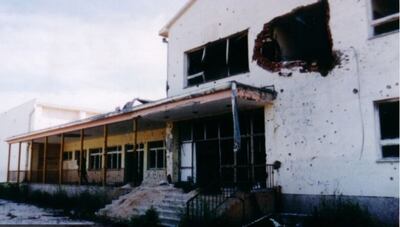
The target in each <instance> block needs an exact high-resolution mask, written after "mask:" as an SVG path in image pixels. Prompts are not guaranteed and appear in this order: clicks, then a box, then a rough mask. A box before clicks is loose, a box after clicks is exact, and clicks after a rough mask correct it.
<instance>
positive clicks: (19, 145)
mask: <svg viewBox="0 0 400 227" xmlns="http://www.w3.org/2000/svg"><path fill="white" fill-rule="evenodd" d="M20 170H21V142H19V144H18V166H17V184H19V171H20Z"/></svg>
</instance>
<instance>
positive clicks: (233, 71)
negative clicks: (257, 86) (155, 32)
mask: <svg viewBox="0 0 400 227" xmlns="http://www.w3.org/2000/svg"><path fill="white" fill-rule="evenodd" d="M243 37H245V39H246V40H245V41H246V45H245V47H244V46H242V48H245V49H246V50H245V51H244V53H245V54H244V55H243V57H242V58H243V59H238V58H241V57H239V55H237V53H236V52H235V50H236V49H232V51H230V49H231V48H232V45H234V44H232V43H233V41H235V39H236V40H237V39H240V38H243ZM231 40H232V41H231ZM222 42H224V43H225V65H224V67H226V69H225V70H224V71H226V72H221V73H220V75H219V74H216V73H215V72H211V73H210V72H209V73H207V67H206V66H205V65H206V64H207V59H208V56H211V57H215V56H214V55H207V49H210V48H211V47H212V46H218V44H220V43H222ZM242 44H243V43H242ZM237 45H238V46H240V43H238V44H237ZM200 51H201V53H200ZM209 51H210V50H209ZM191 54H196V55H197V56H194V55H191ZM234 54H235V55H234ZM200 55H201V62H198V63H199V64H195V67H194V68H195V69H193V68H192V67H191V60H190V59H191V58H199V57H200ZM185 59H186V70H185V87H192V86H198V85H200V84H204V83H207V82H212V81H216V80H219V79H223V78H227V77H231V76H235V75H239V74H243V73H248V72H249V71H250V63H249V41H248V29H246V30H244V31H241V32H237V33H235V34H232V35H230V36H227V37H225V38H222V39H218V40H215V41H213V42H209V43H207V44H205V45H203V46H200V47H197V48H194V49H192V50H189V51H186V52H185ZM208 62H214V61H208ZM239 62H240V63H241V64H242V65H241V67H243V69H237V64H238V63H239ZM220 63H221V62H220ZM231 64H233V65H231ZM235 66H236V68H235ZM201 69H202V70H201ZM209 70H211V69H209ZM220 70H221V69H220ZM190 71H192V73H191V72H190ZM207 74H209V75H207ZM224 74H226V75H224ZM190 80H193V81H194V80H198V81H196V82H193V83H192V82H190Z"/></svg>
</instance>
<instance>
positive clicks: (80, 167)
mask: <svg viewBox="0 0 400 227" xmlns="http://www.w3.org/2000/svg"><path fill="white" fill-rule="evenodd" d="M83 133H84V131H83V129H81V141H80V142H81V145H80V150H79V166H78V168H79V170H78V173H79V185H81V184H82V177H83V176H82V172H83V171H82V166H83V165H82V154H83V137H84V135H83Z"/></svg>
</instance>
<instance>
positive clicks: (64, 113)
mask: <svg viewBox="0 0 400 227" xmlns="http://www.w3.org/2000/svg"><path fill="white" fill-rule="evenodd" d="M96 114H98V112H96V111H95V110H83V109H79V108H71V107H64V106H58V105H54V104H47V103H41V102H38V101H36V100H31V101H28V102H26V103H23V104H21V105H19V106H17V107H14V108H12V109H10V110H8V111H6V112H3V113H1V114H0V125H1V127H0V150H2V151H4V152H2V153H1V154H2V158H1V159H0V166H2V169H1V170H0V182H4V181H6V180H7V155H8V152H6V151H8V144H7V143H6V142H5V139H6V138H8V137H10V136H12V135H16V134H23V133H28V132H32V131H36V130H41V129H44V128H49V127H52V126H55V125H60V124H65V123H68V122H71V121H76V120H80V119H84V118H88V117H91V116H94V115H96ZM17 149H18V147H17V146H15V147H14V148H13V151H12V152H11V161H10V169H13V170H16V169H17V163H18V162H17V161H16V160H17V159H18V152H17ZM21 151H22V152H23V153H22V155H21V165H20V166H21V168H22V170H28V165H29V163H28V162H27V161H26V160H28V158H29V157H28V152H27V148H26V144H23V147H22V149H21Z"/></svg>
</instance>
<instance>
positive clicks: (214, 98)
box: [6, 82, 276, 144]
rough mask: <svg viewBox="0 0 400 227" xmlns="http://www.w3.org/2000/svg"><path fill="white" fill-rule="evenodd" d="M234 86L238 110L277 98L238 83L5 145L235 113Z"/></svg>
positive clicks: (33, 134)
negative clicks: (129, 123) (140, 121)
mask: <svg viewBox="0 0 400 227" xmlns="http://www.w3.org/2000/svg"><path fill="white" fill-rule="evenodd" d="M232 84H235V85H236V86H235V87H236V88H235V90H236V99H237V107H238V108H239V109H254V108H257V107H263V106H264V105H266V104H268V103H272V101H273V100H274V99H275V97H276V92H275V91H274V90H273V89H270V88H256V87H252V86H248V85H244V84H240V83H237V82H228V83H225V84H222V85H218V86H215V87H212V88H205V89H200V90H197V91H196V92H192V93H188V94H183V95H178V96H174V97H169V98H165V99H161V100H158V101H154V102H149V103H146V104H142V105H139V106H132V107H130V108H125V109H123V110H117V111H113V112H110V113H106V114H100V115H96V116H93V117H90V118H86V119H83V120H79V121H74V122H70V123H67V124H62V125H58V126H55V127H50V128H46V129H42V130H38V131H33V132H29V133H25V134H21V135H17V136H13V137H10V138H8V139H7V140H6V142H7V143H10V144H11V143H19V142H28V141H30V140H34V139H39V138H43V137H46V136H53V135H59V134H62V133H67V132H72V131H76V130H80V129H86V128H92V127H96V126H101V125H107V124H112V123H117V122H121V121H126V120H130V119H134V118H138V117H140V118H145V119H149V120H154V121H180V120H188V119H192V118H198V117H204V116H211V115H215V114H220V113H226V112H229V111H231V110H232V106H231V100H232Z"/></svg>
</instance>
